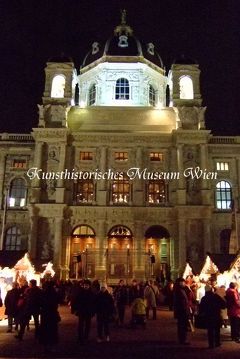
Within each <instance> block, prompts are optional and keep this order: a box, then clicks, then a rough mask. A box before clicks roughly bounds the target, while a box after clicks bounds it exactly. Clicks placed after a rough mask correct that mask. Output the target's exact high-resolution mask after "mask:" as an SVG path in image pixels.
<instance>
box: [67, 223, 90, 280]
mask: <svg viewBox="0 0 240 359" xmlns="http://www.w3.org/2000/svg"><path fill="white" fill-rule="evenodd" d="M95 247H96V234H95V232H94V230H93V228H91V227H90V226H88V225H79V226H77V227H75V228H74V229H73V231H72V239H71V250H70V253H71V259H70V277H71V278H88V277H89V278H94V275H95V255H94V250H95Z"/></svg>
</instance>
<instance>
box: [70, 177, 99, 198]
mask: <svg viewBox="0 0 240 359" xmlns="http://www.w3.org/2000/svg"><path fill="white" fill-rule="evenodd" d="M74 186H75V188H74V202H75V203H76V204H87V203H92V202H93V199H94V183H93V180H92V179H86V180H83V179H81V180H78V182H77V183H75V184H74Z"/></svg>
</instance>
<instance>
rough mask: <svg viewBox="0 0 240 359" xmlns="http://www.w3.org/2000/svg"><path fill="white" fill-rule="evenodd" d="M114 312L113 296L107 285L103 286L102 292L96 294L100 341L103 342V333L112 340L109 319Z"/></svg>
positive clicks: (108, 339)
mask: <svg viewBox="0 0 240 359" xmlns="http://www.w3.org/2000/svg"><path fill="white" fill-rule="evenodd" d="M113 313H114V302H113V297H112V296H111V294H110V293H109V292H108V290H107V285H106V284H103V285H102V286H101V290H100V292H99V293H98V294H97V296H96V314H97V332H98V339H97V341H98V343H100V342H102V340H103V334H104V336H105V338H106V341H107V342H109V341H110V336H109V321H110V318H111V317H112V315H113Z"/></svg>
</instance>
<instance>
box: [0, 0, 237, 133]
mask: <svg viewBox="0 0 240 359" xmlns="http://www.w3.org/2000/svg"><path fill="white" fill-rule="evenodd" d="M123 8H126V10H127V22H128V24H129V25H131V27H132V28H133V30H134V34H135V36H136V37H137V38H138V39H139V40H143V41H146V42H153V43H154V44H155V46H156V48H157V49H158V52H159V53H160V55H161V57H162V59H163V62H164V65H165V66H166V69H167V70H168V69H169V68H170V66H171V64H172V62H173V61H174V59H175V58H178V57H179V56H181V55H182V54H185V56H186V57H190V58H193V59H196V60H197V61H198V63H199V64H200V68H201V71H202V73H201V89H202V95H203V99H204V105H205V106H207V108H208V109H207V128H208V129H210V130H212V131H213V133H214V134H219V135H230V134H232V135H237V134H238V135H240V115H239V113H240V1H239V0H154V1H153V0H128V1H126V0H122V1H119V0H116V1H111V0H105V1H104V0H97V1H96V0H95V1H94V0H32V1H28V0H22V1H21V0H6V1H5V0H0V65H1V66H0V132H6V131H8V132H14V133H16V132H25V133H26V132H29V131H31V128H32V127H35V126H37V103H41V97H42V94H43V89H44V80H45V78H44V67H45V64H46V62H47V60H48V58H50V57H52V56H56V55H59V54H61V53H65V54H66V55H69V56H71V57H72V58H73V60H74V63H75V65H76V68H77V69H79V66H80V64H81V62H82V61H83V59H84V57H85V55H86V53H87V51H88V50H89V49H90V47H91V44H92V42H93V41H99V42H102V43H104V42H105V41H106V40H107V39H108V38H109V37H110V36H111V35H112V32H113V29H114V27H115V26H116V25H117V24H118V23H119V22H120V9H123Z"/></svg>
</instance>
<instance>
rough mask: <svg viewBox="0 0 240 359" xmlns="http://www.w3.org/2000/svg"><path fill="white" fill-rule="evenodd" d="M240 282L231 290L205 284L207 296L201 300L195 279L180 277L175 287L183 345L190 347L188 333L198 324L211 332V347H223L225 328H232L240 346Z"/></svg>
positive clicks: (233, 284) (178, 330) (179, 337)
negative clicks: (221, 334) (222, 330)
mask: <svg viewBox="0 0 240 359" xmlns="http://www.w3.org/2000/svg"><path fill="white" fill-rule="evenodd" d="M237 287H238V286H237V283H233V282H231V283H230V285H229V288H227V289H226V288H225V286H223V285H222V286H220V287H218V286H217V285H216V282H214V281H211V280H210V281H209V282H208V283H206V285H205V295H204V296H203V297H202V298H201V300H200V302H199V301H197V295H196V290H197V286H196V283H194V282H192V281H191V278H188V279H187V280H185V279H184V278H178V279H177V280H176V282H175V284H174V286H173V308H174V316H175V318H176V319H177V332H178V340H179V343H180V344H183V345H188V344H189V342H188V341H187V334H188V331H189V329H190V330H194V325H196V326H197V327H198V325H199V327H200V328H206V329H207V339H208V347H209V348H215V347H219V346H221V340H220V331H221V328H222V327H227V325H228V323H229V325H230V328H231V339H232V340H233V341H235V342H236V343H240V296H239V292H238V288H237Z"/></svg>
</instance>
